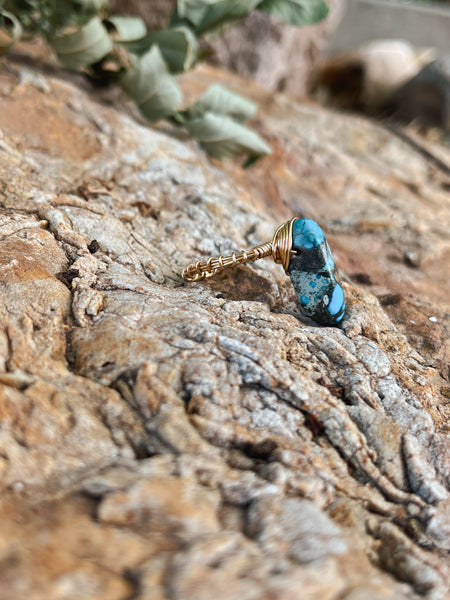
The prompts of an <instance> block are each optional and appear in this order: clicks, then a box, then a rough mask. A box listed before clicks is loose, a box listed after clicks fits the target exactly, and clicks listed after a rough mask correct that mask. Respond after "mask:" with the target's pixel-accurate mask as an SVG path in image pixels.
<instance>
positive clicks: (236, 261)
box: [183, 217, 345, 325]
mask: <svg viewBox="0 0 450 600" xmlns="http://www.w3.org/2000/svg"><path fill="white" fill-rule="evenodd" d="M266 256H272V257H273V259H274V260H275V262H276V263H279V264H281V265H283V268H284V270H285V271H286V273H287V274H288V275H289V277H290V278H291V282H292V286H293V288H294V290H295V293H296V295H297V298H298V301H299V303H300V306H301V309H302V312H303V313H304V314H305V315H306V316H307V317H309V318H311V319H313V320H314V321H316V322H317V323H320V324H321V325H337V324H338V323H339V321H341V320H342V317H343V316H344V312H345V298H344V290H343V289H342V286H341V285H340V284H339V283H338V281H337V278H336V272H335V264H334V259H333V256H332V254H331V251H330V248H329V246H328V243H327V240H326V239H325V234H324V232H323V231H322V229H321V228H320V227H319V225H317V223H316V222H315V221H313V220H312V219H297V218H295V217H294V218H293V219H290V220H289V221H286V223H283V224H282V225H280V226H279V227H278V229H277V230H276V231H275V234H274V236H273V239H272V241H271V242H266V243H265V244H261V245H259V246H255V247H254V248H251V250H242V251H241V252H233V253H232V254H231V255H230V256H219V257H217V258H215V257H213V256H211V257H210V258H208V260H207V261H198V262H196V263H192V264H190V265H188V266H187V267H185V269H184V270H183V279H185V280H186V281H199V280H203V279H208V278H209V277H214V275H216V273H219V272H220V271H223V270H224V269H229V268H233V267H236V266H237V265H241V264H244V263H246V262H253V261H255V260H259V259H260V258H265V257H266Z"/></svg>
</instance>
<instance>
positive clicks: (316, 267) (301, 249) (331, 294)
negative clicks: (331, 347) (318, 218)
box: [288, 219, 345, 325]
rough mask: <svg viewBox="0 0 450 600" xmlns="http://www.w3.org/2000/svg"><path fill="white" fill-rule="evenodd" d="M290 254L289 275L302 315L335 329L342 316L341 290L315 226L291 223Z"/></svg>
mask: <svg viewBox="0 0 450 600" xmlns="http://www.w3.org/2000/svg"><path fill="white" fill-rule="evenodd" d="M292 250H293V254H292V256H291V260H290V262H289V267H288V274H289V276H290V278H291V281H292V285H293V287H294V290H295V292H296V294H297V297H298V299H299V302H300V305H301V306H302V311H303V312H304V313H305V315H307V316H308V317H310V318H311V319H314V321H317V322H318V323H320V324H321V325H336V324H337V323H339V321H341V320H342V318H343V316H344V311H345V299H344V290H343V289H342V287H341V286H340V284H339V283H338V282H337V280H336V273H335V263H334V260H333V256H332V254H331V251H330V248H329V246H328V243H327V241H326V239H325V235H324V233H323V231H322V229H321V228H320V227H319V226H318V225H317V223H315V222H314V221H312V220H311V219H297V220H296V221H294V224H293V227H292Z"/></svg>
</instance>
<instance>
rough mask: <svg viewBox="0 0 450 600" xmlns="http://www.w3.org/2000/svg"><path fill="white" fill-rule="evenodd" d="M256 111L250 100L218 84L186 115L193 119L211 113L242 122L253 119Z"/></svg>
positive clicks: (208, 90) (209, 89) (210, 88)
mask: <svg viewBox="0 0 450 600" xmlns="http://www.w3.org/2000/svg"><path fill="white" fill-rule="evenodd" d="M256 110H257V107H256V105H255V104H253V102H250V100H247V99H246V98H243V97H242V96H240V95H239V94H235V93H233V92H230V91H229V90H227V89H226V88H224V87H223V86H221V85H219V84H214V85H212V86H211V87H209V88H208V89H207V91H206V92H205V93H204V94H203V95H202V96H200V98H199V99H198V100H197V101H196V102H195V104H194V105H193V106H191V108H190V109H189V111H188V114H189V116H190V117H191V118H195V117H200V116H202V115H203V114H204V113H206V112H212V113H215V114H218V115H226V116H228V117H231V118H232V119H234V120H235V121H239V122H242V121H246V120H247V119H250V117H253V115H254V114H255V112H256Z"/></svg>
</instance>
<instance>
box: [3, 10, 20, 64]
mask: <svg viewBox="0 0 450 600" xmlns="http://www.w3.org/2000/svg"><path fill="white" fill-rule="evenodd" d="M2 29H5V30H6V35H5V36H3V35H2V36H1V37H0V54H4V53H5V52H7V51H8V50H9V48H11V46H12V45H13V44H15V43H16V42H17V40H19V39H20V36H21V35H22V25H21V24H20V22H19V19H17V17H15V16H14V15H13V14H12V13H10V12H9V11H7V10H0V31H1V30H2Z"/></svg>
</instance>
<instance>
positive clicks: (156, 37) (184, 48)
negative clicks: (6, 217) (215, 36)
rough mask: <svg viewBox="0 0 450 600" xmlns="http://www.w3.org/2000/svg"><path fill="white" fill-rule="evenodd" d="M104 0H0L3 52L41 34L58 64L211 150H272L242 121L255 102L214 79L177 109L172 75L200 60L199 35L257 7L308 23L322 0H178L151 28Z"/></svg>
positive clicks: (223, 153) (253, 154)
mask: <svg viewBox="0 0 450 600" xmlns="http://www.w3.org/2000/svg"><path fill="white" fill-rule="evenodd" d="M106 4H107V2H106V1H105V0H0V34H1V37H0V53H1V52H5V51H7V50H8V49H9V48H10V47H11V46H12V45H13V44H14V43H15V42H16V41H17V40H18V39H20V38H21V36H22V35H25V34H26V35H28V36H29V35H41V36H43V37H45V38H46V39H47V40H48V42H49V43H50V44H51V45H52V47H53V49H54V50H55V52H56V54H57V56H58V58H59V60H60V61H61V63H62V64H63V65H64V66H66V67H68V68H70V69H84V70H85V71H87V72H88V73H90V74H91V75H95V76H96V77H99V76H101V77H102V78H103V79H106V80H108V81H116V82H117V83H119V85H121V86H122V88H123V89H124V90H125V91H126V92H127V93H128V94H129V95H130V96H131V97H132V98H133V99H134V101H135V102H136V104H137V106H138V107H139V109H140V111H141V112H142V114H143V115H144V116H145V117H146V118H147V119H148V120H149V121H157V120H159V119H162V118H165V119H169V120H170V121H171V122H172V123H175V124H177V125H179V126H183V127H185V128H186V129H187V131H188V132H189V133H190V134H191V135H192V136H193V137H194V138H196V139H197V140H198V141H199V142H200V144H201V145H202V146H203V148H204V149H205V150H206V152H208V154H209V155H210V156H213V157H215V158H220V159H222V158H228V157H233V156H242V155H245V156H247V162H246V164H251V163H252V162H254V161H255V160H257V159H258V158H259V157H261V156H264V155H265V154H268V153H270V148H269V146H268V145H267V144H266V143H265V142H264V141H263V140H262V139H261V138H260V137H259V136H258V135H257V134H256V133H255V132H253V131H251V130H250V129H248V128H247V127H245V126H244V125H243V122H244V121H246V120H247V119H249V118H250V117H252V116H253V115H254V113H255V112H256V106H255V105H254V104H253V103H251V102H249V101H248V100H246V99H244V98H242V97H241V96H239V95H237V94H234V93H232V92H230V91H228V90H226V89H225V88H223V87H221V86H218V85H215V86H212V87H211V88H210V89H209V90H207V91H206V93H205V94H203V96H201V97H200V98H199V99H198V100H197V101H196V102H195V103H194V104H193V106H191V107H190V108H188V109H186V110H180V109H179V107H180V104H181V102H182V93H181V90H180V88H179V86H178V83H177V80H176V76H175V75H176V74H178V73H183V72H185V71H187V70H189V69H192V68H193V67H194V66H195V64H196V63H197V60H198V56H199V50H198V38H199V37H201V36H204V35H206V34H210V33H212V32H215V31H218V30H220V29H221V28H223V27H224V26H225V25H229V24H230V23H233V22H234V21H237V20H239V19H242V18H244V17H245V16H247V14H248V13H249V12H250V11H252V10H254V9H256V10H262V11H265V12H268V13H271V14H273V15H275V16H276V17H278V18H279V19H281V20H283V21H285V22H286V23H289V24H291V25H309V24H311V23H315V22H317V21H320V20H321V19H323V18H324V17H325V16H326V14H327V7H326V4H325V3H324V0H177V3H176V8H175V10H174V13H173V15H172V17H171V19H170V23H169V26H168V27H167V28H166V29H162V30H159V31H154V32H148V31H147V28H146V25H145V23H144V22H143V20H142V19H141V18H140V17H136V16H133V17H132V16H130V17H128V16H127V17H124V16H114V15H113V16H109V15H108V14H107V7H106Z"/></svg>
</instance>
